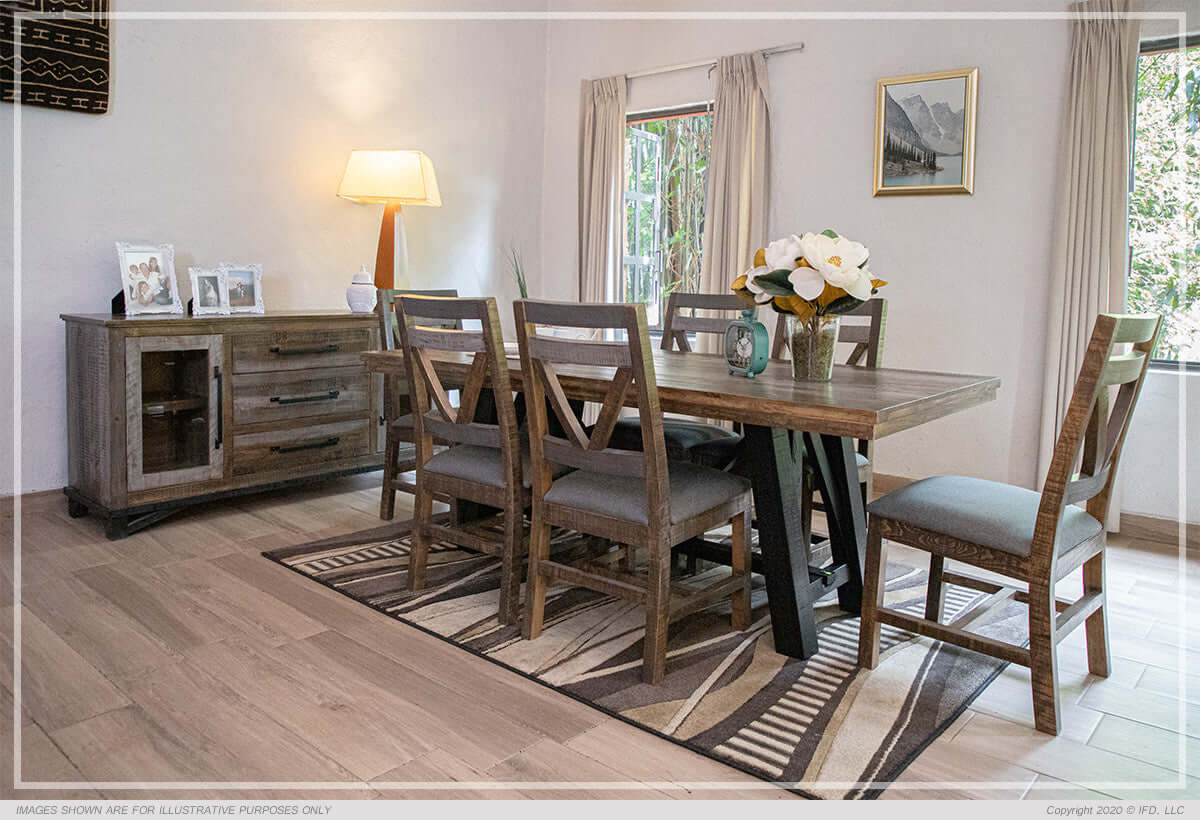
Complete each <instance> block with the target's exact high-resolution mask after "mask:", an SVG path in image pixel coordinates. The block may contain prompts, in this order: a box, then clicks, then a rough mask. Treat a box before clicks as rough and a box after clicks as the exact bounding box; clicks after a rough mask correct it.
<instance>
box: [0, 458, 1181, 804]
mask: <svg viewBox="0 0 1200 820" xmlns="http://www.w3.org/2000/svg"><path fill="white" fill-rule="evenodd" d="M378 481H379V478H378V474H368V475H363V476H357V477H353V478H348V479H341V480H337V481H331V482H328V483H325V484H322V485H319V486H317V487H314V488H310V489H306V490H303V491H299V492H296V491H292V492H288V493H274V494H268V495H262V496H256V497H248V498H245V499H241V500H237V501H236V502H229V503H224V504H213V505H209V506H205V507H201V508H197V509H195V510H192V511H190V512H186V513H183V514H181V515H180V516H178V517H176V518H175V519H172V520H169V521H167V522H164V523H162V524H159V525H158V526H155V527H152V528H151V529H149V530H147V531H144V532H142V533H138V534H136V535H134V536H132V537H130V538H127V539H124V540H121V541H113V542H110V541H107V540H105V538H104V534H103V530H102V528H101V526H100V524H99V522H97V521H96V520H95V519H92V518H84V519H71V518H69V517H68V516H67V513H66V503H65V499H64V498H63V496H62V495H61V494H60V493H42V494H37V495H32V496H26V497H25V498H24V499H22V514H21V545H22V549H21V572H22V595H21V602H22V605H21V612H20V621H21V634H22V658H23V666H24V673H23V677H22V715H21V771H22V777H23V780H24V781H25V782H43V783H50V782H60V783H66V782H75V783H81V784H87V785H86V787H82V788H79V789H76V790H73V791H62V790H57V789H56V790H43V791H30V790H25V789H22V790H20V791H17V792H14V789H13V779H12V771H13V763H12V755H13V743H12V742H11V741H12V738H13V731H12V730H13V726H12V718H13V675H12V658H13V653H12V645H11V641H12V636H13V624H14V610H13V606H12V600H13V598H12V578H13V576H12V572H13V562H12V560H11V559H12V555H11V545H12V543H13V537H12V534H13V525H14V521H13V505H12V501H11V499H9V500H6V501H4V502H2V503H3V505H4V506H3V508H2V509H0V543H3V545H4V546H3V549H4V551H5V557H4V560H3V564H2V566H0V601H2V602H3V605H0V620H2V621H3V624H2V625H0V643H2V645H0V700H2V701H3V702H0V725H2V726H3V729H4V731H3V735H4V737H3V743H2V744H0V798H11V797H19V798H48V799H52V798H65V797H72V796H74V797H97V796H104V797H126V798H140V797H212V798H225V799H228V798H235V797H275V798H278V797H318V796H319V797H322V798H325V799H334V798H336V799H347V798H386V799H397V798H435V797H436V798H447V797H458V798H463V797H471V798H473V797H493V798H494V797H502V798H503V797H507V798H514V797H518V798H521V797H524V798H548V797H553V798H567V797H596V798H614V797H638V798H664V799H671V798H675V799H678V798H689V797H701V798H709V799H713V798H742V799H780V798H783V799H787V798H791V797H792V795H790V794H788V793H786V792H784V791H782V790H780V789H775V788H762V787H761V785H762V784H761V783H760V781H758V780H756V779H755V778H753V777H751V776H749V775H746V774H743V773H741V772H738V771H736V770H734V769H731V768H729V767H727V766H724V765H722V764H720V763H717V762H715V761H712V760H709V759H707V758H705V757H702V756H700V755H697V754H694V753H692V752H689V751H687V750H686V749H683V748H681V747H679V746H676V745H674V744H672V743H669V742H667V741H665V740H661V739H659V738H656V737H653V736H651V735H649V734H646V733H645V732H641V731H639V730H637V729H634V728H633V727H630V726H628V725H626V724H624V723H622V722H620V721H617V720H614V719H612V718H609V717H607V716H605V715H603V714H601V713H599V712H597V711H595V710H593V709H591V708H589V707H588V706H585V705H583V704H581V703H578V702H576V701H574V700H572V699H570V698H568V697H566V696H563V695H559V694H558V693H556V692H553V691H551V690H549V689H547V688H545V687H543V686H540V685H538V684H536V683H533V682H531V681H528V680H525V679H524V678H521V677H520V676H518V675H515V674H512V673H509V672H507V671H506V670H503V669H501V668H499V667H497V666H494V665H493V664H491V663H489V662H487V661H484V660H482V659H478V658H475V657H473V656H471V655H469V654H467V653H465V652H463V651H461V650H458V649H456V648H455V647H453V646H450V645H448V644H446V643H443V642H442V641H439V640H437V639H435V638H432V637H429V636H427V635H425V634H423V633H421V632H419V631H417V630H415V629H412V628H409V627H407V626H405V625H403V624H401V623H398V622H396V621H394V620H392V619H390V618H388V617H386V616H384V615H381V614H379V613H376V612H373V611H371V610H369V609H367V608H366V607H364V606H361V605H359V604H356V603H354V602H353V601H350V600H349V599H347V598H345V597H343V596H341V595H338V594H337V593H334V592H332V591H330V590H327V589H325V588H324V587H321V586H319V585H318V584H315V583H313V582H311V581H308V580H305V579H304V578H301V577H300V576H299V575H296V574H295V573H292V572H290V571H289V570H286V569H284V568H282V567H280V566H277V565H276V564H273V563H271V562H270V561H267V560H266V559H264V558H262V557H261V556H260V555H259V553H260V552H261V551H263V550H265V549H270V548H274V547H280V546H286V545H289V544H300V543H304V542H306V541H311V540H314V539H317V538H324V537H329V536H333V535H338V534H342V533H348V532H354V531H356V530H361V529H365V528H368V527H373V526H377V525H378V524H379V519H378V517H377V511H378V489H377V488H378ZM405 498H406V497H405V496H403V495H401V496H400V501H399V504H400V510H399V511H398V515H399V516H400V517H403V516H404V515H405V512H406V510H407V507H406V501H405ZM897 559H898V560H909V561H912V560H915V559H916V555H915V554H907V555H906V554H905V553H904V552H903V551H901V550H893V560H897ZM1198 567H1200V563H1197V562H1194V561H1193V562H1189V563H1187V565H1186V572H1182V573H1181V572H1180V566H1179V562H1178V558H1177V553H1176V552H1175V550H1173V549H1172V548H1171V547H1168V546H1163V545H1158V544H1152V543H1149V542H1139V541H1130V540H1129V539H1122V538H1120V537H1115V538H1114V539H1112V547H1111V548H1110V562H1109V573H1108V575H1109V585H1110V595H1111V597H1110V602H1111V603H1110V606H1111V621H1110V623H1111V631H1112V649H1113V655H1114V656H1115V660H1114V662H1113V674H1112V676H1111V677H1109V678H1108V679H1099V678H1094V677H1091V676H1089V675H1088V674H1087V672H1086V665H1085V660H1084V652H1083V644H1082V635H1083V632H1082V630H1077V631H1076V633H1075V634H1074V635H1073V636H1072V637H1071V638H1069V639H1068V640H1066V641H1065V642H1064V643H1063V645H1062V646H1061V647H1060V655H1059V657H1060V672H1061V687H1062V693H1063V698H1064V706H1063V719H1064V724H1065V731H1064V732H1063V734H1062V736H1061V737H1058V738H1050V737H1047V736H1045V735H1041V734H1039V733H1037V732H1035V731H1034V729H1033V716H1032V707H1031V704H1030V695H1029V675H1028V672H1027V671H1026V670H1024V669H1020V668H1017V667H1009V668H1008V669H1007V670H1006V671H1005V672H1004V673H1003V674H1002V675H1001V676H1000V677H999V678H998V679H997V680H996V681H995V682H994V683H993V684H992V685H991V686H989V687H988V689H987V690H986V691H985V692H984V693H983V694H982V695H981V696H980V697H979V698H978V699H977V700H976V701H975V702H974V703H973V704H972V705H971V708H970V709H969V711H967V712H966V713H965V714H964V715H963V716H962V717H961V718H960V719H959V720H958V721H957V723H956V724H955V725H954V726H953V727H951V729H950V730H949V731H947V732H946V733H945V734H944V735H943V736H942V737H940V738H938V740H937V741H935V742H934V743H933V744H931V745H930V746H929V747H928V748H927V749H926V750H925V751H924V752H923V753H922V754H921V756H920V757H919V758H918V759H917V760H916V761H915V762H914V763H913V764H912V765H911V766H910V767H909V768H908V770H907V771H906V772H905V773H904V775H903V777H902V778H901V780H900V781H899V782H898V783H897V784H896V785H894V786H893V787H892V788H890V789H888V791H887V792H886V793H885V794H884V797H885V798H887V799H905V798H945V797H956V798H961V797H991V798H1012V799H1016V798H1025V799H1051V798H1062V797H1074V798H1081V797H1105V796H1107V797H1118V798H1126V797H1152V796H1154V797H1164V798H1171V797H1192V798H1195V797H1200V785H1198V784H1200V626H1196V625H1195V624H1196V621H1195V620H1194V618H1192V617H1184V618H1182V619H1181V617H1180V606H1181V601H1182V605H1183V606H1185V607H1187V608H1188V609H1189V610H1193V611H1194V608H1195V603H1196V600H1197V598H1198V597H1200V595H1198V593H1196V592H1190V593H1189V594H1188V595H1187V596H1186V597H1181V593H1180V591H1179V590H1180V586H1181V584H1182V583H1183V582H1185V581H1186V582H1190V584H1191V586H1192V587H1193V588H1195V587H1197V586H1200V584H1198V583H1197V582H1198V581H1200V569H1198ZM1070 583H1071V582H1064V585H1063V588H1062V589H1063V591H1064V592H1065V591H1067V589H1068V587H1069V584H1070ZM1070 591H1071V592H1074V591H1075V590H1074V589H1072V590H1070ZM1181 683H1182V684H1184V686H1185V687H1186V696H1185V697H1182V698H1181V696H1180V691H1181V690H1180V685H1181ZM1181 750H1183V751H1185V752H1186V758H1185V759H1186V761H1187V764H1186V767H1184V766H1181V763H1180V760H1181ZM677 781H688V782H691V783H696V782H701V781H702V782H714V783H721V784H723V786H724V787H723V788H722V789H720V790H710V789H694V790H683V789H679V788H673V787H671V786H670V785H669V784H670V783H672V782H677ZM177 782H184V783H204V784H210V785H209V786H208V787H197V788H188V789H186V790H170V791H168V790H166V789H163V788H161V787H153V784H156V783H158V784H162V783H177ZM227 782H237V783H241V784H252V787H251V788H247V789H245V790H241V791H237V792H230V791H222V790H219V789H216V788H213V787H212V785H211V784H217V783H227ZM279 782H292V783H304V784H324V783H333V782H336V783H346V784H349V785H350V788H348V789H346V790H340V789H339V790H337V791H331V790H322V789H319V788H316V787H315V786H306V787H297V788H286V789H281V788H271V787H270V785H269V784H271V783H279ZM428 782H444V783H449V782H460V783H464V784H465V785H464V787H463V788H462V789H454V790H441V791H427V790H420V789H415V788H411V787H407V788H406V787H405V784H419V783H428ZM564 782H565V783H572V784H576V785H571V786H562V787H555V788H554V789H552V790H546V789H545V784H547V783H564ZM633 782H636V783H641V784H649V785H648V786H646V787H639V788H634V787H632V786H626V785H617V787H615V788H610V787H605V786H603V784H605V783H614V784H629V783H633ZM135 783H140V784H151V786H152V787H151V788H150V789H148V790H135V789H130V788H128V785H129V784H135ZM119 784H125V788H122V786H121V785H119ZM472 784H473V785H472ZM480 784H509V785H504V786H497V787H492V786H488V787H481V785H480ZM523 784H524V785H523ZM531 784H541V785H539V786H533V785H531ZM947 784H949V785H947ZM1143 784H1144V785H1143Z"/></svg>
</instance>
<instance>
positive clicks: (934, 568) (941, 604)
mask: <svg viewBox="0 0 1200 820" xmlns="http://www.w3.org/2000/svg"><path fill="white" fill-rule="evenodd" d="M945 566H946V559H945V558H943V557H942V556H940V555H930V556H929V588H928V589H927V590H926V591H925V620H927V621H933V622H934V623H941V622H942V612H943V611H944V610H945V608H946V586H945V584H943V583H942V570H943V569H945Z"/></svg>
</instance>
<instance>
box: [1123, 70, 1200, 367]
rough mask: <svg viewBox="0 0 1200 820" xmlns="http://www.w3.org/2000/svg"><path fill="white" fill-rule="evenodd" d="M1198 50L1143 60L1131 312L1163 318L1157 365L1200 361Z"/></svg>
mask: <svg viewBox="0 0 1200 820" xmlns="http://www.w3.org/2000/svg"><path fill="white" fill-rule="evenodd" d="M1198 137H1200V47H1197V48H1190V49H1187V50H1185V51H1182V52H1180V51H1166V52H1161V53H1157V54H1144V55H1142V56H1141V57H1140V58H1139V60H1138V85H1137V128H1136V135H1135V139H1134V152H1133V153H1134V159H1133V192H1132V194H1131V195H1130V200H1129V244H1130V272H1129V280H1128V295H1127V309H1128V310H1129V311H1130V312H1151V313H1162V314H1163V316H1164V322H1163V332H1162V335H1161V337H1160V339H1159V342H1158V348H1157V350H1156V351H1155V353H1154V357H1155V358H1157V359H1170V360H1184V361H1191V362H1197V361H1200V139H1198Z"/></svg>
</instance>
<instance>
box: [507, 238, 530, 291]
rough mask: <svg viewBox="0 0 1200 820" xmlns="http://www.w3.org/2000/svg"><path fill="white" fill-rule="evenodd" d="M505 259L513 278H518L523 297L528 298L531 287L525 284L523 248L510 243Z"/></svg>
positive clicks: (518, 286)
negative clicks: (522, 258)
mask: <svg viewBox="0 0 1200 820" xmlns="http://www.w3.org/2000/svg"><path fill="white" fill-rule="evenodd" d="M505 261H506V262H508V267H509V269H510V270H511V271H512V275H513V278H514V279H516V280H517V290H519V291H521V298H522V299H528V298H529V288H528V287H526V285H525V265H524V264H523V263H522V262H521V250H520V249H519V248H518V247H517V246H516V245H509V246H508V252H507V253H506V254H505Z"/></svg>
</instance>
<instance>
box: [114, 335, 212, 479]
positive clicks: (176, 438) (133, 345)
mask: <svg viewBox="0 0 1200 820" xmlns="http://www.w3.org/2000/svg"><path fill="white" fill-rule="evenodd" d="M221 341H222V340H221V337H220V336H144V337H134V338H130V339H126V340H125V375H126V385H125V387H126V403H127V407H126V415H127V428H126V434H127V437H128V440H127V442H126V450H127V452H128V454H129V457H128V462H129V463H128V468H129V469H128V484H129V489H130V490H146V489H152V488H155V487H164V486H168V485H172V484H187V483H191V482H195V481H207V480H210V479H215V478H220V477H221V475H222V472H223V469H224V449H223V447H222V439H223V438H224V430H223V428H224V425H223V420H222V417H221V406H222V404H223V393H224V384H223V380H224V359H223V357H222V344H221Z"/></svg>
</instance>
